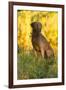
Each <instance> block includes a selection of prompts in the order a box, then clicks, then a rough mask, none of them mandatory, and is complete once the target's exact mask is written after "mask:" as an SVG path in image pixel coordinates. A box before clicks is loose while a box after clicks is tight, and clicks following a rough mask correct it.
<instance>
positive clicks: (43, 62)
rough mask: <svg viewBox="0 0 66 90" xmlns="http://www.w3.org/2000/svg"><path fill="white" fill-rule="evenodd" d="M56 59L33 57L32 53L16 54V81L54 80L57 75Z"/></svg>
mask: <svg viewBox="0 0 66 90" xmlns="http://www.w3.org/2000/svg"><path fill="white" fill-rule="evenodd" d="M57 67H58V65H57V59H54V58H53V57H52V58H50V59H43V58H41V57H40V56H38V57H37V56H35V55H34V53H33V52H30V53H29V54H27V53H24V52H20V53H18V60H17V79H19V80H21V79H40V78H56V77H57V74H58V68H57Z"/></svg>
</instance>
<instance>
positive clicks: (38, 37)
mask: <svg viewBox="0 0 66 90" xmlns="http://www.w3.org/2000/svg"><path fill="white" fill-rule="evenodd" d="M31 26H32V45H33V48H34V50H35V51H36V52H37V53H38V52H40V54H41V56H42V57H43V58H45V57H48V58H49V57H51V56H54V52H53V49H52V48H51V46H50V44H49V42H48V41H47V40H46V38H45V37H44V36H43V35H42V34H41V28H42V25H41V23H40V22H33V23H32V24H31Z"/></svg>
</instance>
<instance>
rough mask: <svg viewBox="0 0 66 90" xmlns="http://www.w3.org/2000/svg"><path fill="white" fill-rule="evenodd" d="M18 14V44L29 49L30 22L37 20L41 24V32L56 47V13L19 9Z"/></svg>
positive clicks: (30, 44) (55, 48)
mask: <svg viewBox="0 0 66 90" xmlns="http://www.w3.org/2000/svg"><path fill="white" fill-rule="evenodd" d="M17 14H18V46H19V48H22V49H24V50H31V49H32V43H31V32H32V28H31V23H32V22H34V21H39V22H41V24H42V32H41V33H42V34H43V35H44V36H45V37H46V38H47V40H48V41H49V43H50V45H51V46H52V48H53V49H54V53H55V55H56V54H57V51H58V50H57V49H58V13H57V12H48V11H47V12H46V11H26V10H21V11H18V12H17Z"/></svg>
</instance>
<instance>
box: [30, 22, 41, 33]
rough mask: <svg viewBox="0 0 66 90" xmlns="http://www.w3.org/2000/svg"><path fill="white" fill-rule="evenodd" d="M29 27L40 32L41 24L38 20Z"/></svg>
mask: <svg viewBox="0 0 66 90" xmlns="http://www.w3.org/2000/svg"><path fill="white" fill-rule="evenodd" d="M31 27H32V29H33V31H34V32H41V28H42V24H41V23H40V22H33V23H31Z"/></svg>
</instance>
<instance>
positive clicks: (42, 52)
mask: <svg viewBox="0 0 66 90" xmlns="http://www.w3.org/2000/svg"><path fill="white" fill-rule="evenodd" d="M41 55H42V57H43V58H44V50H43V48H41Z"/></svg>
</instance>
